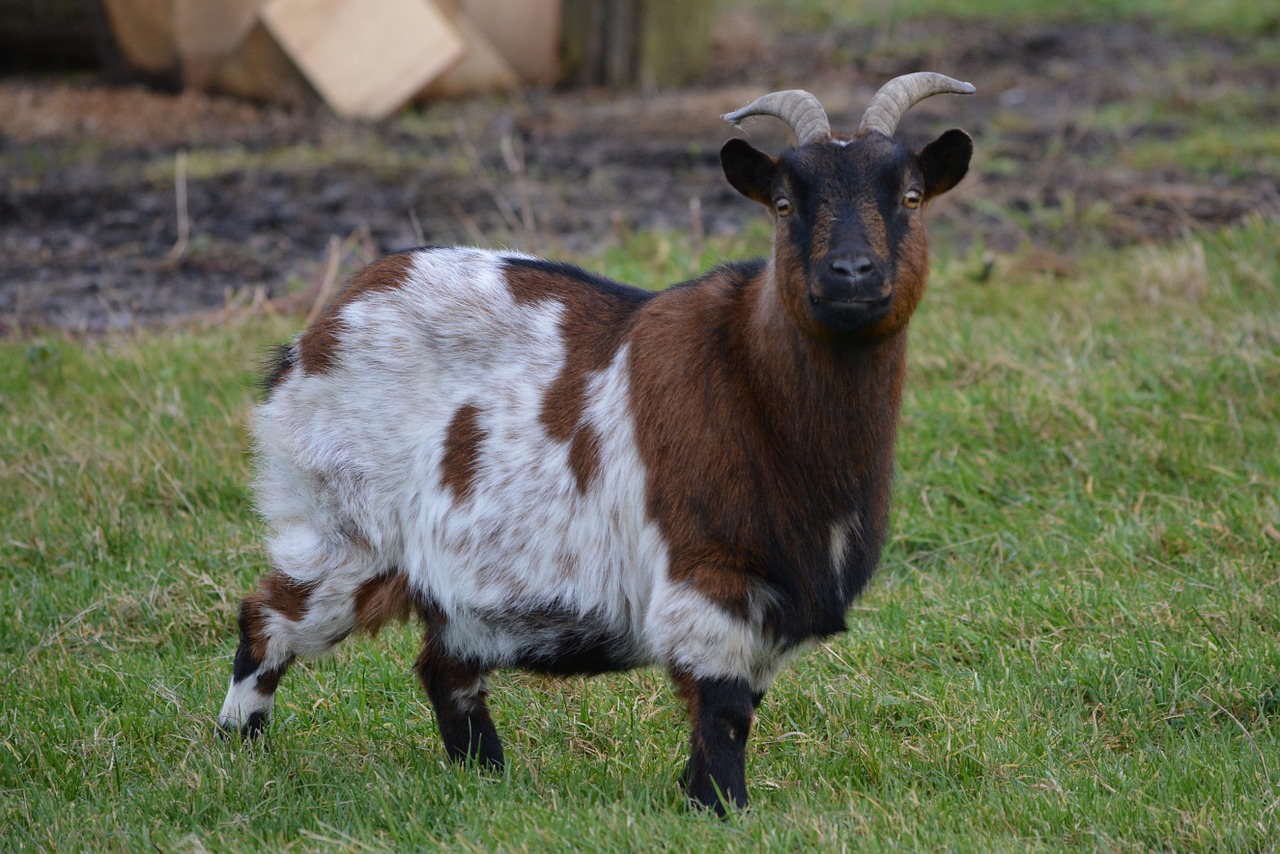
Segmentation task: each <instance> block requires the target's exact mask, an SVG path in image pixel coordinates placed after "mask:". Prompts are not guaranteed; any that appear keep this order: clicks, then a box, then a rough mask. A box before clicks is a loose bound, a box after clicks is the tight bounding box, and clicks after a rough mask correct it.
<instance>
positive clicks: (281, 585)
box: [218, 569, 317, 738]
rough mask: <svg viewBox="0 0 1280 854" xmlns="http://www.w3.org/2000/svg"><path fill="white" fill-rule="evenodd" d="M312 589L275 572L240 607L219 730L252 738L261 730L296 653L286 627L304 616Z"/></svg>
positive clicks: (314, 586) (282, 573) (310, 585)
mask: <svg viewBox="0 0 1280 854" xmlns="http://www.w3.org/2000/svg"><path fill="white" fill-rule="evenodd" d="M316 587H317V584H315V583H307V582H300V581H298V580H296V579H294V578H293V577H291V576H289V575H287V574H285V573H284V572H281V571H280V570H278V569H277V570H273V571H272V572H270V573H269V574H268V575H267V576H266V577H265V578H264V579H263V580H262V581H261V583H260V584H259V585H258V589H257V590H255V591H254V592H253V593H251V594H249V595H248V596H246V597H245V599H244V601H243V602H241V603H240V645H239V646H238V647H237V648H236V657H235V661H234V663H233V664H232V668H231V685H230V687H229V688H228V689H227V697H226V700H225V701H224V702H223V704H222V711H221V712H220V713H219V714H218V725H219V726H221V727H222V729H223V730H224V731H227V732H235V731H239V732H240V734H241V735H243V736H244V737H246V738H252V737H255V736H257V735H260V734H261V733H262V730H263V729H264V728H265V727H266V725H267V719H268V717H270V715H271V707H272V705H273V704H274V702H275V693H276V688H277V686H278V685H279V684H280V678H281V677H282V676H284V673H285V671H286V670H288V669H289V665H290V664H292V663H293V660H294V658H295V656H296V654H297V652H296V650H295V649H294V644H293V643H291V642H290V640H291V638H290V637H289V636H290V635H291V634H294V632H292V631H290V627H291V625H296V624H299V623H300V622H301V621H302V619H303V617H304V616H305V615H306V613H307V611H308V610H309V608H310V599H311V596H312V594H313V593H314V592H315V589H316Z"/></svg>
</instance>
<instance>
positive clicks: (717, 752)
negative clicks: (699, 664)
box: [672, 671, 759, 817]
mask: <svg viewBox="0 0 1280 854" xmlns="http://www.w3.org/2000/svg"><path fill="white" fill-rule="evenodd" d="M672 678H673V679H674V680H675V683H676V691H677V692H678V693H679V695H680V699H682V700H683V701H684V704H685V709H686V711H687V712H688V715H689V722H690V724H691V725H692V728H693V731H692V734H691V736H690V739H689V764H688V765H686V766H685V769H684V773H683V774H682V775H681V776H680V783H681V785H683V786H684V790H685V792H686V793H687V794H688V795H689V799H690V800H692V801H693V802H694V803H696V804H699V805H700V806H704V807H709V808H711V809H713V810H715V811H716V814H717V815H719V816H721V817H723V816H725V815H726V814H727V812H728V810H729V809H730V808H736V809H739V810H740V809H744V808H745V807H746V806H747V772H746V765H747V736H748V735H749V734H750V732H751V721H752V718H753V716H754V710H755V706H756V704H757V703H758V702H759V701H758V700H757V699H756V696H755V695H753V692H752V690H751V687H750V685H748V683H747V680H746V679H743V678H737V679H728V678H715V679H705V678H704V679H699V678H697V677H694V676H692V675H690V674H688V673H687V672H680V671H673V672H672Z"/></svg>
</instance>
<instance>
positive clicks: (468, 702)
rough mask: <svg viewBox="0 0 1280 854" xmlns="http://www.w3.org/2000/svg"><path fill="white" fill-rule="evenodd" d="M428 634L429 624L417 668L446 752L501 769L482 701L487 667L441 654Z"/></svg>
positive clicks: (498, 743) (496, 741) (498, 749)
mask: <svg viewBox="0 0 1280 854" xmlns="http://www.w3.org/2000/svg"><path fill="white" fill-rule="evenodd" d="M431 634H432V632H431V629H430V627H428V629H427V640H426V642H425V643H424V644H423V649H422V654H421V655H420V656H418V664H417V670H418V678H419V679H421V680H422V687H424V688H425V689H426V691H427V696H428V697H429V698H430V699H431V706H432V708H434V709H435V712H436V722H437V723H438V724H439V725H440V737H441V738H442V739H443V740H444V750H445V754H446V755H447V756H448V757H449V758H450V759H452V760H453V761H455V762H476V763H477V764H479V765H480V766H482V767H484V768H488V769H491V770H494V771H501V770H502V767H503V764H504V759H503V755H502V742H501V741H500V740H499V738H498V730H497V729H496V728H495V727H494V725H493V719H492V718H491V717H489V706H488V704H487V703H486V702H485V697H486V696H487V695H488V686H487V680H486V679H485V674H486V668H482V667H479V666H475V665H468V664H467V663H465V662H460V661H458V660H457V659H454V658H452V657H450V656H448V655H447V654H443V653H442V652H441V650H439V649H438V648H437V645H435V644H433V643H432V641H431Z"/></svg>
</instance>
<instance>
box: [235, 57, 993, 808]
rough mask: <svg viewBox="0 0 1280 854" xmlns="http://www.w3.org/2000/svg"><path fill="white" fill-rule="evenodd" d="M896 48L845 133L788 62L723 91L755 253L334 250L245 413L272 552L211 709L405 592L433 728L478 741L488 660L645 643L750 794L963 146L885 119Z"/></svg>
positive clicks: (815, 634)
mask: <svg viewBox="0 0 1280 854" xmlns="http://www.w3.org/2000/svg"><path fill="white" fill-rule="evenodd" d="M972 91H973V87H972V86H970V85H969V84H967V83H960V82H958V81H955V80H952V79H951V78H948V77H944V76H943V75H940V74H932V73H920V74H912V75H906V76H904V77H900V78H897V79H894V80H892V81H890V82H889V83H887V84H886V85H885V86H884V87H883V88H882V89H881V90H880V91H879V92H878V93H877V94H876V95H875V97H874V99H873V100H872V102H871V104H870V106H869V107H868V108H867V111H866V114H865V115H864V117H863V120H862V124H861V126H860V128H859V130H858V132H857V134H855V135H853V136H852V137H838V136H833V135H832V134H831V131H830V127H829V124H828V121H827V117H826V113H825V112H824V110H823V108H822V106H821V104H819V103H818V101H817V99H816V98H814V97H813V96H812V95H810V94H808V93H807V92H803V91H800V90H791V91H788V92H775V93H772V94H769V95H765V96H763V97H761V98H759V99H757V100H756V101H753V102H752V103H751V104H748V105H747V106H745V107H743V108H741V109H739V110H737V111H735V112H733V113H729V114H727V115H726V116H725V118H726V119H727V120H728V121H730V122H731V123H734V124H736V123H737V122H739V121H741V120H742V119H743V118H745V117H747V116H752V115H770V116H775V117H777V118H781V119H783V120H784V121H786V122H787V123H788V124H789V125H790V126H791V128H792V129H793V130H794V131H795V133H796V136H797V143H796V145H795V146H794V147H790V148H788V149H787V150H785V151H784V152H783V153H782V154H781V155H780V156H779V157H773V156H771V155H769V154H766V153H764V152H762V151H759V150H757V149H755V148H753V147H752V146H751V145H749V144H748V143H747V142H745V141H744V140H742V139H731V140H730V141H728V142H727V143H725V145H724V147H723V149H722V150H721V153H720V158H721V163H722V165H723V168H724V173H725V175H726V177H727V178H728V180H729V183H730V184H731V185H732V186H733V187H734V188H736V189H737V190H738V191H739V192H740V193H742V194H743V195H744V196H746V197H747V198H748V199H751V200H753V201H756V202H759V203H760V204H762V205H764V206H765V207H766V208H768V209H769V211H770V212H771V213H772V217H773V220H774V223H775V237H774V243H773V252H772V257H771V258H769V259H768V260H757V261H753V262H747V263H729V264H725V265H723V266H721V267H718V268H716V269H714V270H712V271H710V272H708V273H706V274H705V275H703V276H702V277H701V278H698V279H696V280H694V281H691V282H686V283H684V284H680V285H677V286H674V287H672V288H670V289H668V290H666V291H664V292H661V293H658V294H651V293H648V292H645V291H641V290H638V289H635V288H631V287H627V286H625V285H621V284H618V283H616V282H613V281H609V280H606V279H604V278H601V277H598V276H594V275H592V274H590V273H587V272H585V271H583V270H580V269H578V268H576V267H572V266H569V265H566V264H559V263H552V262H548V261H542V260H538V259H536V258H532V257H529V256H527V255H522V254H516V253H505V252H504V253H497V252H488V251H482V250H478V249H469V248H421V249H415V250H410V251H407V252H403V253H399V254H395V255H391V256H389V257H387V258H384V259H383V260H381V261H377V262H375V263H373V264H371V265H370V266H368V267H366V268H365V269H364V270H362V271H361V272H359V273H357V274H356V275H355V276H354V277H353V278H352V280H351V281H350V282H349V283H348V285H347V287H346V288H345V289H344V291H342V292H341V293H340V294H339V295H338V296H337V297H336V298H335V299H334V301H333V302H332V303H331V304H330V305H328V306H327V308H326V309H325V310H324V311H323V312H322V313H321V314H320V315H319V316H318V317H317V318H316V319H315V321H314V322H313V323H312V324H311V325H310V326H309V327H307V328H306V329H305V330H304V331H302V332H301V333H300V334H299V335H298V336H297V337H296V338H295V339H294V340H293V342H292V343H291V344H289V345H282V347H281V348H280V349H279V351H278V354H277V359H276V363H275V367H274V370H273V371H272V372H271V373H270V375H269V376H268V378H267V380H266V383H265V385H266V387H267V394H266V399H265V401H264V402H263V403H262V404H261V405H260V406H259V407H258V408H257V409H256V410H255V412H254V415H253V424H252V427H253V434H254V438H255V442H256V450H257V469H256V482H255V492H256V498H257V504H258V509H259V511H260V512H261V514H262V515H263V517H264V518H265V520H266V522H267V524H268V529H269V538H268V542H267V550H268V554H269V558H270V564H271V572H269V573H268V574H267V575H266V576H265V577H264V578H263V579H262V581H261V582H260V584H259V586H258V588H257V590H256V591H255V592H253V593H251V594H250V595H249V596H247V597H246V598H245V599H244V601H243V603H242V605H241V608H240V614H239V628H240V643H239V647H238V649H237V651H236V654H235V660H234V664H233V668H232V676H231V685H230V689H229V690H228V692H227V697H226V702H225V704H224V705H223V707H222V711H221V713H220V715H219V723H220V724H221V726H222V727H223V728H224V729H225V730H228V731H232V732H234V731H239V732H240V733H241V734H243V735H245V736H246V737H252V736H255V735H257V734H259V733H260V732H262V730H263V728H264V726H265V725H266V722H267V718H268V716H269V714H270V710H271V707H272V704H273V701H274V696H275V691H276V688H277V686H278V684H279V681H280V677H281V676H282V675H283V674H284V672H285V670H286V669H287V668H288V667H289V665H290V663H291V662H292V661H293V660H294V659H295V657H296V656H314V655H318V654H321V653H323V652H326V651H327V650H329V649H330V648H332V647H333V646H334V645H335V644H337V643H338V642H339V641H341V640H342V639H343V638H345V637H347V635H349V634H350V633H351V632H353V631H356V630H363V631H368V632H376V631H377V630H379V629H380V628H381V627H382V626H383V625H384V624H385V623H387V622H388V621H389V620H393V619H401V620H402V619H407V618H408V617H409V616H410V615H412V614H415V613H416V615H417V616H418V617H420V618H421V621H422V623H423V624H424V635H425V639H424V642H423V647H422V653H421V655H420V656H419V657H418V660H417V663H416V671H417V674H418V676H419V678H420V679H421V681H422V684H423V686H424V687H425V689H426V692H427V694H428V696H429V698H430V700H431V703H432V706H433V707H434V711H435V714H436V718H437V721H438V723H439V728H440V734H441V737H442V739H443V741H444V747H445V751H446V753H447V755H448V756H449V757H451V758H453V759H455V760H459V761H473V762H476V763H478V764H480V765H483V766H489V767H492V768H501V767H503V763H504V758H503V751H502V745H501V742H500V741H499V738H498V733H497V731H496V730H495V728H494V724H493V721H492V719H491V718H490V714H489V710H488V707H487V701H486V698H487V696H488V693H489V680H488V676H489V674H490V673H491V672H492V671H493V670H494V669H496V668H503V667H518V668H526V669H529V670H533V671H536V672H542V673H549V674H595V673H602V672H606V671H616V670H624V669H628V668H633V667H637V666H641V665H646V664H659V665H661V666H664V667H665V668H666V669H667V670H668V671H669V673H670V675H671V678H672V679H673V680H674V683H675V688H676V692H677V694H678V696H679V697H680V699H681V700H682V701H683V703H684V706H685V707H686V710H687V713H688V717H689V720H690V723H691V727H692V734H691V739H690V755H689V760H688V763H687V765H686V766H685V769H684V772H683V774H682V776H681V782H682V784H683V786H684V788H685V791H686V793H687V794H688V796H689V798H690V799H691V800H692V801H693V802H694V803H696V804H699V805H703V806H706V807H710V808H711V809H714V810H715V811H716V812H718V813H719V814H721V815H724V814H725V813H726V812H727V811H729V810H731V809H733V808H742V807H744V806H745V805H746V803H747V788H746V771H745V762H746V758H745V757H746V745H747V736H748V732H749V730H750V727H751V724H752V721H753V717H754V712H755V709H756V708H757V706H758V705H759V703H760V701H761V699H762V698H763V696H764V694H765V691H766V690H767V689H768V688H769V686H770V685H771V684H772V682H773V680H774V678H775V677H776V676H777V674H778V672H779V671H780V669H781V668H782V667H783V666H784V664H785V663H787V662H788V661H789V660H790V659H792V658H793V657H794V656H796V655H797V654H798V653H799V652H800V651H802V650H803V649H804V648H805V647H807V646H808V645H811V644H812V643H813V642H814V641H816V640H817V639H820V638H824V637H827V636H830V635H832V634H835V633H837V632H840V631H843V630H844V629H845V628H846V624H845V615H846V611H847V609H848V607H849V605H850V603H851V602H852V600H853V599H854V597H856V596H857V595H858V594H859V593H860V591H861V590H862V589H863V587H864V585H865V584H866V583H867V581H868V579H869V578H870V577H871V574H872V571H873V570H874V569H875V566H876V564H877V562H878V560H879V556H880V550H881V546H882V544H883V542H884V539H885V529H886V525H887V521H888V512H889V497H890V481H891V476H892V468H893V446H894V440H895V434H896V431H897V420H898V410H899V407H900V403H901V397H902V386H903V378H904V374H905V358H906V344H907V325H908V321H909V319H910V318H911V315H912V312H913V311H914V310H915V308H916V306H917V304H918V303H919V302H920V299H921V296H922V294H923V292H924V288H925V278H926V274H927V267H928V261H927V248H926V238H925V231H924V224H923V222H922V218H921V217H922V211H923V209H924V207H925V205H926V204H927V203H928V201H929V200H930V199H932V198H933V197H935V196H937V195H939V194H940V193H944V192H946V191H947V190H949V189H951V188H952V187H953V186H955V185H956V183H957V182H959V181H960V180H961V178H963V177H964V175H965V173H966V172H967V171H968V167H969V159H970V157H971V155H972V150H973V145H972V141H971V140H970V138H969V136H968V135H967V134H966V133H964V132H963V131H960V130H950V131H947V132H946V133H944V134H942V135H941V136H940V137H938V138H937V139H936V140H934V141H933V142H931V143H929V144H928V145H926V146H924V147H923V148H922V149H921V150H920V151H919V152H917V153H912V152H911V151H909V150H908V149H906V148H905V147H904V146H903V145H901V144H900V143H898V142H896V141H895V140H894V139H893V138H892V135H893V133H894V129H895V128H896V126H897V123H898V121H899V119H900V118H901V116H902V114H903V113H904V112H905V111H906V110H907V109H910V107H911V106H913V105H914V104H915V103H917V102H918V101H920V100H922V99H923V98H926V97H929V96H931V95H936V94H940V93H945V92H950V93H958V94H968V93H970V92H972Z"/></svg>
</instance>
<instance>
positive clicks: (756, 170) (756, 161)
mask: <svg viewBox="0 0 1280 854" xmlns="http://www.w3.org/2000/svg"><path fill="white" fill-rule="evenodd" d="M720 165H721V166H723V167H724V176H725V177H726V178H728V179H729V183H730V184H731V185H733V188H734V189H735V190H737V191H738V192H739V193H742V195H744V196H746V197H747V198H748V199H751V200H753V201H757V202H759V203H760V204H762V205H765V206H768V207H772V206H773V176H774V173H775V172H776V171H777V168H778V161H777V160H775V159H774V158H772V157H770V156H769V155H767V154H765V153H764V152H763V151H760V150H758V149H755V148H752V147H751V144H750V143H748V142H747V141H746V140H745V139H731V140H729V141H728V142H726V143H725V144H724V147H723V148H721V149H720Z"/></svg>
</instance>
